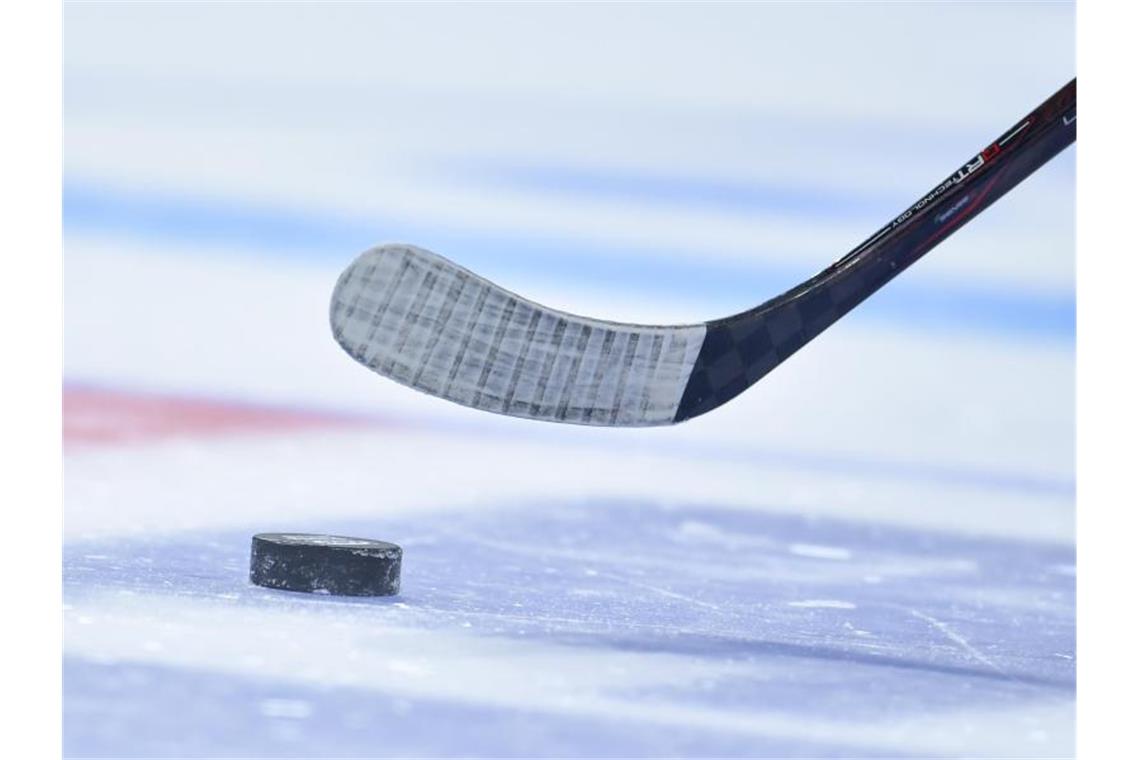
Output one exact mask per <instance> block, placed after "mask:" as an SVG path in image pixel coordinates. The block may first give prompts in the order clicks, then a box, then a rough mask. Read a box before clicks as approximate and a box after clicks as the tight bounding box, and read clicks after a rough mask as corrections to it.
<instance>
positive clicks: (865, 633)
mask: <svg viewBox="0 0 1140 760" xmlns="http://www.w3.org/2000/svg"><path fill="white" fill-rule="evenodd" d="M843 627H844V628H846V629H847V630H849V631H851V633H853V634H855V635H856V636H873V635H874V634H872V633H871V632H870V631H864V630H862V629H860V628H856V627H855V626H853V625H851V623H850V621H848V622H845V623H844V624H843Z"/></svg>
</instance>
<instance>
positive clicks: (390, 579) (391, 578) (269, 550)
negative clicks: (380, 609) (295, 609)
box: [249, 533, 404, 596]
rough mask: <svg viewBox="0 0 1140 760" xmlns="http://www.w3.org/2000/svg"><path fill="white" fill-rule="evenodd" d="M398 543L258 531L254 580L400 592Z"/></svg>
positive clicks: (312, 589) (359, 592)
mask: <svg viewBox="0 0 1140 760" xmlns="http://www.w3.org/2000/svg"><path fill="white" fill-rule="evenodd" d="M403 554H404V552H403V551H402V550H401V549H400V547H398V546H396V545H395V544H389V543H387V542H384V541H373V540H372V539H369V538H350V537H348V536H324V535H319V534H312V533H258V534H257V535H256V536H254V537H253V547H252V549H251V551H250V556H249V579H250V580H251V581H252V582H253V583H256V584H257V585H258V586H265V587H266V588H277V589H285V590H287V591H306V592H308V593H310V594H337V595H341V596H391V595H393V594H398V593H399V592H400V560H401V558H402V557H403Z"/></svg>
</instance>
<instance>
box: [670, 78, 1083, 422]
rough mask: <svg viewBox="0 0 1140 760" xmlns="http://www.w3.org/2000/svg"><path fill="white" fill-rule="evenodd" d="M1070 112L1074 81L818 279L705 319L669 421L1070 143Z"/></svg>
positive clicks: (825, 323) (793, 343)
mask: <svg viewBox="0 0 1140 760" xmlns="http://www.w3.org/2000/svg"><path fill="white" fill-rule="evenodd" d="M1076 109H1077V81H1076V79H1074V80H1072V81H1071V82H1069V83H1068V84H1066V85H1065V86H1064V87H1062V88H1061V89H1060V90H1058V91H1057V92H1056V93H1055V94H1053V95H1052V96H1051V97H1050V98H1049V99H1047V100H1046V101H1045V102H1044V103H1042V104H1041V105H1040V106H1038V107H1037V108H1036V109H1035V110H1034V111H1033V112H1031V113H1030V114H1029V115H1027V116H1026V117H1025V118H1023V119H1021V120H1020V121H1018V122H1017V123H1016V124H1015V125H1014V126H1012V127H1011V128H1010V129H1009V130H1007V131H1006V132H1005V133H1004V134H1002V135H1001V136H1000V137H998V138H997V139H996V140H994V141H993V142H992V143H990V144H989V145H987V146H986V147H985V148H983V149H982V150H981V151H980V152H979V153H977V154H976V155H975V156H974V157H973V158H971V159H970V160H969V161H967V162H966V163H965V164H964V165H963V166H962V167H961V168H960V169H958V170H957V171H956V172H954V173H953V174H951V175H950V176H949V177H947V178H946V179H945V180H943V181H942V182H940V183H939V184H938V185H936V186H935V187H934V188H933V189H932V190H931V191H930V192H928V193H926V194H925V195H924V196H922V198H920V199H919V200H918V201H916V202H915V203H914V204H913V205H911V206H910V208H908V209H907V210H906V211H904V212H903V213H902V214H899V215H898V216H897V217H895V218H894V219H892V220H891V221H890V222H889V223H887V224H886V225H884V226H883V227H882V228H881V229H880V230H878V231H877V232H876V233H875V234H874V235H872V236H871V237H869V238H868V239H867V240H865V241H864V242H863V243H861V244H860V245H859V246H857V247H856V248H855V249H854V250H852V251H851V252H850V253H848V254H847V255H845V256H844V257H843V258H841V259H839V260H838V261H836V262H835V263H834V264H832V265H831V266H829V267H828V268H827V269H825V270H824V271H822V272H820V273H819V274H818V275H816V276H815V277H813V278H811V279H810V280H807V281H806V282H804V283H802V284H801V285H798V286H796V287H795V288H793V289H792V290H790V291H788V292H787V293H784V294H782V295H780V296H777V297H776V298H773V299H772V300H770V301H767V302H765V303H763V304H761V305H760V306H757V307H756V308H754V309H750V310H749V311H746V312H744V313H741V314H737V315H735V316H732V317H727V318H725V319H720V320H714V321H712V322H709V323H708V333H707V334H706V336H705V341H704V344H703V345H702V347H701V353H700V354H699V355H698V357H697V361H696V363H695V364H694V367H693V373H692V375H691V377H690V381H689V383H688V385H687V386H686V388H685V392H684V394H683V395H682V398H681V401H680V403H679V405H678V410H677V415H676V417H675V418H674V421H677V422H679V421H681V420H685V419H688V418H690V417H694V416H696V415H698V414H703V413H704V412H706V411H709V410H710V409H714V408H716V407H717V406H720V405H721V404H723V403H725V402H726V401H727V400H729V399H730V398H732V397H734V396H736V395H737V394H739V393H740V392H742V391H743V390H744V389H745V388H747V387H748V386H750V385H751V384H752V383H754V382H756V381H757V380H759V379H760V378H761V377H763V376H764V375H766V374H767V373H768V372H770V371H771V370H772V369H774V368H775V367H776V366H777V365H779V364H780V363H781V362H783V361H784V360H785V359H787V358H788V357H789V356H791V355H792V354H793V353H795V352H796V351H797V350H799V349H800V348H802V347H803V346H804V345H806V344H807V343H808V342H809V341H811V340H812V339H813V338H815V337H816V336H817V335H819V334H820V333H821V332H823V331H824V330H825V329H827V328H828V327H829V326H831V325H832V324H834V323H835V322H836V321H837V320H838V319H839V318H840V317H842V316H843V315H844V314H846V313H847V312H849V311H851V309H853V308H855V307H856V306H858V305H859V304H860V303H862V302H863V301H864V300H865V299H867V298H868V297H869V296H870V295H871V294H872V293H874V292H876V291H877V290H878V289H879V288H881V287H882V286H883V285H885V284H887V283H888V282H890V280H892V279H893V278H894V277H895V276H896V275H898V274H899V273H900V272H902V271H903V270H904V269H906V268H907V267H908V266H910V265H911V264H913V263H914V262H915V261H917V260H918V259H920V258H921V257H922V256H924V255H925V254H926V253H928V252H929V251H930V250H932V249H933V248H934V247H935V246H936V245H938V243H940V242H942V241H943V240H945V239H946V238H947V237H948V236H949V235H950V234H952V233H953V232H954V231H956V230H958V229H960V228H961V227H962V226H963V225H965V224H966V223H967V222H968V221H970V220H971V219H973V218H974V217H975V216H977V215H978V214H980V213H981V212H982V211H984V210H985V209H986V208H988V207H989V206H990V204H992V203H993V202H994V201H996V200H997V199H998V198H1000V197H1001V196H1003V195H1005V194H1006V193H1007V192H1009V191H1010V190H1011V189H1013V188H1014V187H1016V186H1017V185H1018V184H1019V183H1020V182H1021V181H1022V180H1024V179H1025V178H1026V177H1028V176H1029V175H1030V174H1032V173H1033V172H1035V171H1036V170H1037V169H1039V168H1041V166H1043V165H1044V164H1045V163H1047V162H1048V161H1049V160H1050V159H1051V158H1053V157H1054V156H1055V155H1057V154H1058V153H1059V152H1061V151H1062V150H1063V149H1064V148H1065V147H1067V146H1068V145H1070V144H1071V143H1072V142H1073V141H1074V140H1076V135H1077V126H1076V121H1077V110H1076ZM729 366H731V367H733V369H732V370H731V371H726V367H729Z"/></svg>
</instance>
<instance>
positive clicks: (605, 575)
mask: <svg viewBox="0 0 1140 760" xmlns="http://www.w3.org/2000/svg"><path fill="white" fill-rule="evenodd" d="M599 575H601V576H602V577H603V578H609V579H610V580H615V581H618V582H620V583H625V584H627V585H630V586H633V587H635V588H641V589H645V590H646V591H652V592H654V593H656V594H661V596H667V597H669V598H670V599H679V600H681V601H683V602H688V603H689V604H695V605H697V606H698V607H704V608H705V609H709V610H717V611H719V610H720V607H718V606H717V605H715V604H710V603H709V602H702V601H701V600H700V599H695V598H693V597H691V596H686V595H685V594H678V593H677V592H676V591H670V590H669V589H667V588H661V587H660V586H653V585H651V584H649V583H641V582H640V581H635V580H631V579H629V578H625V577H623V576H620V575H613V574H611V573H599Z"/></svg>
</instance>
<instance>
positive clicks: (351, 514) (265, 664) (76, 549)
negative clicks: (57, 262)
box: [64, 3, 1076, 758]
mask: <svg viewBox="0 0 1140 760" xmlns="http://www.w3.org/2000/svg"><path fill="white" fill-rule="evenodd" d="M65 23H66V29H65V32H66V38H65V40H66V42H65V46H66V61H65V70H66V81H65V101H66V102H65V108H66V145H65V149H66V175H65V179H64V184H65V232H66V249H65V263H64V265H65V330H66V334H65V378H64V379H65V394H64V408H65V431H64V445H65V522H64V527H65V545H64V583H65V589H64V597H65V632H64V639H65V652H64V654H65V664H64V748H65V752H66V754H67V755H68V756H70V757H218V758H221V757H230V758H232V757H382V756H429V757H443V756H479V757H514V756H563V757H565V756H574V757H595V756H598V757H602V756H609V757H613V756H622V757H661V756H670V757H674V756H691V757H710V756H717V757H757V756H781V757H783V756H800V757H832V756H842V757H850V756H859V757H916V756H922V757H927V756H951V755H952V756H962V755H971V756H978V755H986V756H1002V757H1067V756H1071V755H1072V753H1073V734H1074V730H1073V712H1074V695H1075V661H1074V657H1075V637H1076V632H1075V619H1074V606H1075V604H1074V584H1075V574H1076V569H1075V559H1074V529H1073V525H1074V463H1073V457H1074V409H1073V407H1074V404H1073V393H1074V276H1073V269H1074V261H1073V258H1074V250H1073V203H1074V173H1075V172H1074V167H1075V153H1076V150H1075V149H1069V150H1068V151H1066V152H1065V153H1063V154H1062V155H1061V156H1059V157H1058V158H1057V159H1056V160H1054V161H1053V162H1052V163H1051V164H1049V165H1048V166H1046V167H1045V168H1044V169H1042V170H1041V171H1039V172H1038V173H1037V174H1036V175H1034V176H1033V177H1031V178H1030V179H1029V180H1027V181H1026V182H1025V183H1024V184H1023V185H1022V186H1020V187H1018V188H1016V189H1015V190H1014V191H1012V192H1011V193H1010V195H1009V196H1008V197H1006V198H1004V199H1002V200H1001V201H999V202H998V203H997V204H996V205H995V206H994V207H993V208H992V209H990V210H988V211H987V212H985V213H984V214H983V215H982V216H980V217H979V218H978V219H977V220H975V221H974V222H973V223H971V224H970V225H968V226H967V227H966V228H965V229H963V230H962V231H961V232H959V233H958V234H956V235H955V236H954V237H953V238H951V239H950V240H948V241H947V242H945V243H943V244H942V245H941V246H940V247H939V248H938V249H936V250H935V251H933V252H932V253H931V254H930V255H928V256H927V257H926V258H924V259H923V260H922V261H920V262H919V263H918V264H916V265H915V266H914V267H913V268H912V269H911V270H909V271H907V272H906V273H905V274H903V275H902V276H901V277H899V278H898V279H897V280H896V281H894V282H892V283H891V284H890V285H889V286H888V287H887V288H885V289H884V290H883V291H882V292H881V293H879V294H877V295H875V296H874V297H873V298H872V299H871V300H870V301H868V302H867V303H866V304H864V305H863V306H862V307H860V308H858V309H857V310H856V311H854V312H853V313H851V314H850V315H849V316H847V317H846V318H844V319H843V320H842V321H841V322H839V323H838V324H837V325H836V326H834V327H833V328H832V329H830V330H829V331H827V332H826V333H825V334H824V335H822V336H821V337H820V338H818V339H817V340H816V341H814V342H813V343H811V344H810V345H809V346H807V347H806V348H805V349H804V350H803V351H801V352H800V353H799V354H797V355H796V356H794V357H793V358H792V359H790V360H789V361H788V362H787V363H786V364H784V365H782V366H781V367H780V368H778V369H777V370H776V371H775V372H773V373H772V374H771V375H770V376H768V377H767V378H765V379H764V380H763V381H762V382H761V383H759V384H758V385H757V386H756V387H754V388H753V389H751V390H750V391H748V392H747V393H745V394H743V395H742V396H740V397H739V398H738V399H737V400H735V401H733V402H732V403H731V404H729V405H727V406H725V407H724V408H722V409H719V410H717V411H714V412H712V413H710V414H708V415H707V416H704V417H701V418H698V419H695V420H693V421H690V422H687V423H685V424H683V425H680V426H677V427H673V428H661V429H641V430H619V429H614V430H609V429H596V428H579V427H571V426H556V425H548V424H542V423H534V422H528V421H524V420H518V419H513V418H504V417H497V416H493V415H488V414H485V413H480V412H476V411H472V410H469V409H466V408H462V407H458V406H454V405H452V404H449V403H447V402H444V401H440V400H437V399H434V398H430V397H427V396H423V395H421V394H417V393H416V392H414V391H411V390H409V389H406V388H404V387H402V386H399V385H396V384H395V383H391V382H388V381H386V380H383V379H381V378H379V377H377V376H375V375H374V374H372V373H370V372H368V371H367V370H365V369H364V368H362V367H360V366H358V365H356V364H355V363H354V362H353V361H352V360H351V359H350V358H349V357H347V356H346V355H345V354H344V353H343V352H342V351H341V350H340V348H339V347H338V346H337V345H336V344H335V342H334V341H333V339H332V337H331V334H330V331H329V327H328V316H327V311H328V300H329V295H330V293H331V290H332V286H333V284H334V282H335V280H336V277H337V275H338V274H339V272H340V271H341V270H342V269H343V267H345V266H346V265H347V264H348V263H349V262H351V261H352V259H353V258H354V257H355V256H356V255H357V254H359V253H360V252H361V251H363V250H365V249H366V248H368V247H370V246H372V245H374V244H377V243H381V242H389V241H392V242H408V243H414V244H416V245H421V246H424V247H427V248H430V249H432V250H434V251H436V252H438V253H440V254H442V255H444V256H447V257H449V258H452V259H454V260H455V261H457V262H459V263H461V264H462V265H464V266H466V267H468V268H470V269H472V270H474V271H476V272H479V273H480V274H483V275H485V276H487V277H489V278H490V279H492V280H494V281H495V282H498V283H501V284H503V285H504V286H506V287H507V288H509V289H511V290H513V291H515V292H519V293H523V294H525V295H526V296H528V297H530V298H533V299H534V300H538V301H540V302H542V303H545V304H549V305H551V306H554V307H557V308H561V309H565V310H568V311H571V312H575V313H582V314H589V315H592V316H598V317H603V318H607V319H622V320H629V321H635V322H641V323H646V322H658V321H662V322H682V321H696V320H704V319H709V318H712V317H718V316H724V315H727V314H730V313H733V312H736V311H739V310H742V309H744V308H748V307H750V306H753V305H755V304H758V303H760V302H761V301H764V300H766V299H767V298H769V297H771V296H773V295H775V294H777V293H778V292H780V291H781V290H783V289H785V288H787V287H789V286H791V285H793V284H795V283H796V282H798V281H801V280H803V279H805V278H806V277H808V276H810V275H811V274H814V273H815V272H816V271H818V270H819V269H822V268H823V267H824V266H826V265H827V264H829V263H830V262H831V261H833V260H834V259H836V258H838V257H839V256H840V255H842V254H843V253H845V252H846V251H847V250H849V249H850V248H852V247H853V246H855V245H856V244H858V243H859V242H860V241H861V240H862V239H863V238H865V237H866V236H867V235H869V234H871V233H872V232H874V231H875V230H876V229H877V228H878V227H879V226H880V225H881V224H883V223H885V222H886V221H887V220H889V219H890V218H891V216H892V215H893V214H895V213H898V212H899V211H901V210H903V209H904V208H905V207H906V206H907V205H909V204H910V203H911V202H912V201H914V200H915V199H917V198H918V197H919V196H920V195H921V194H922V193H923V192H925V191H926V190H928V189H929V188H930V187H931V186H933V185H934V184H935V183H936V182H938V181H939V180H941V179H942V178H943V177H945V176H946V175H948V174H949V173H950V172H951V171H953V170H954V169H956V168H957V167H958V165H960V164H961V163H962V162H963V161H964V160H966V159H967V158H969V157H970V156H971V155H972V154H973V153H974V152H976V151H977V150H978V149H980V148H981V147H982V146H983V145H984V144H986V142H987V140H990V139H992V138H994V137H996V136H997V135H998V134H999V133H1001V132H1002V131H1003V130H1004V129H1006V128H1007V127H1009V126H1010V125H1011V124H1013V123H1014V122H1015V120H1016V119H1018V118H1019V117H1021V116H1022V115H1024V114H1025V113H1027V112H1028V111H1030V110H1031V109H1032V108H1033V107H1035V106H1036V105H1037V104H1038V103H1039V102H1041V101H1042V100H1044V99H1045V98H1046V97H1047V96H1048V95H1050V94H1052V93H1053V92H1054V91H1055V90H1056V89H1057V88H1059V87H1060V86H1061V85H1062V84H1064V83H1065V82H1067V81H1068V80H1069V79H1071V78H1072V77H1073V76H1074V74H1075V64H1074V60H1073V45H1074V43H1073V24H1074V20H1073V8H1072V6H1071V5H1063V4H1018V5H1000V6H991V5H984V4H957V5H955V4H918V3H915V4H909V5H894V4H880V5H872V4H851V5H838V4H834V5H832V4H827V5H807V4H804V5H761V4H756V5H706V6H700V5H657V6H653V5H633V4H631V5H613V6H600V5H599V6H569V5H558V6H539V5H517V6H513V5H497V6H490V5H483V6H455V5H430V6H413V5H366V4H352V5H350V4H345V5H335V6H328V5H326V6H320V5H304V4H283V3H282V4H268V5H253V4H246V5H223V4H202V5H190V4H178V5H159V4H153V5H144V4H106V5H102V4H82V5H81V4H70V5H68V6H67V8H66V14H65ZM998 39H1000V40H1001V41H1002V44H1001V45H994V44H989V43H990V42H992V41H993V40H998ZM268 531H308V532H321V533H340V534H346V535H359V536H366V537H371V538H378V539H382V540H386V541H391V542H394V543H397V544H400V545H401V546H402V547H403V548H404V571H403V588H402V592H401V594H400V595H399V596H398V597H395V598H391V599H374V600H371V599H350V600H343V599H337V598H332V597H320V596H308V595H301V594H291V593H288V592H276V591H269V590H266V589H261V588H258V587H254V586H251V585H250V584H249V582H248V561H249V542H250V537H251V536H252V534H254V533H258V532H268Z"/></svg>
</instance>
